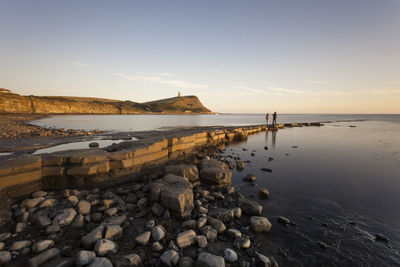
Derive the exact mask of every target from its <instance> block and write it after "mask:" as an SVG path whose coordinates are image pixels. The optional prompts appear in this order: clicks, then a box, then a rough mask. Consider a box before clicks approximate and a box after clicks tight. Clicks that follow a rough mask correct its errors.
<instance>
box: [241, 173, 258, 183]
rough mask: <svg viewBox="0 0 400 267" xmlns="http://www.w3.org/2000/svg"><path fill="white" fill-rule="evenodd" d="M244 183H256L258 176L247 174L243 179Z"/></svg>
mask: <svg viewBox="0 0 400 267" xmlns="http://www.w3.org/2000/svg"><path fill="white" fill-rule="evenodd" d="M243 181H246V182H255V181H256V176H255V175H254V174H247V175H246V176H245V177H243Z"/></svg>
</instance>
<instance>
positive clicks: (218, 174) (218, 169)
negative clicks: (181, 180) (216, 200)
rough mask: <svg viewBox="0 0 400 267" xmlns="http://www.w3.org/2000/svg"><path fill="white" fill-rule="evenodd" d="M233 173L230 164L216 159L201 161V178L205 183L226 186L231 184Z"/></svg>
mask: <svg viewBox="0 0 400 267" xmlns="http://www.w3.org/2000/svg"><path fill="white" fill-rule="evenodd" d="M231 179H232V173H231V172H230V171H229V167H228V165H226V164H225V163H222V162H220V161H216V160H207V159H204V160H202V161H201V168H200V180H201V182H202V183H204V184H209V185H217V186H225V185H230V184H231Z"/></svg>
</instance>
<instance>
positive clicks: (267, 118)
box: [265, 113, 269, 126]
mask: <svg viewBox="0 0 400 267" xmlns="http://www.w3.org/2000/svg"><path fill="white" fill-rule="evenodd" d="M265 119H266V120H267V126H268V122H269V113H267V116H265Z"/></svg>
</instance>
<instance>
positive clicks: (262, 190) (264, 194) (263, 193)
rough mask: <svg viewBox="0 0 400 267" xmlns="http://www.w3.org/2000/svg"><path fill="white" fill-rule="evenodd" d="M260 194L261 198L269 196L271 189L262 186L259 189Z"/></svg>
mask: <svg viewBox="0 0 400 267" xmlns="http://www.w3.org/2000/svg"><path fill="white" fill-rule="evenodd" d="M258 195H259V196H260V198H268V197H269V191H268V189H267V188H260V190H259V191H258Z"/></svg>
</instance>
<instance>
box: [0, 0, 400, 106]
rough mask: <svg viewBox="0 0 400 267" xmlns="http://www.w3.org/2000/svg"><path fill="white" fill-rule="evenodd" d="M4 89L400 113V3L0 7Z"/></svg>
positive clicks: (296, 0) (52, 2)
mask: <svg viewBox="0 0 400 267" xmlns="http://www.w3.org/2000/svg"><path fill="white" fill-rule="evenodd" d="M0 25H1V26H0V36H1V41H0V87H5V88H9V89H12V90H13V91H14V92H17V93H21V94H28V95H30V94H34V95H71V96H96V97H103V98H114V99H121V100H126V99H129V100H133V101H138V102H144V101H149V100H154V99H158V98H165V97H171V96H175V95H176V94H177V92H178V91H181V92H182V94H183V95H189V94H194V95H197V96H199V97H200V99H201V101H202V102H203V103H204V104H205V105H206V106H207V107H209V108H210V109H212V110H213V111H220V112H254V113H262V112H273V111H278V112H281V113H400V1H399V0H376V1H370V0H330V1H328V0H313V1H312V0H309V1H300V0H293V1H285V0H283V1H278V0H275V1H244V0H241V1H223V0H218V1H215V0H214V1H205V0H202V1H188V0H186V1H184V0H182V1H57V0H49V1H18V0H10V1H8V0H7V1H4V0H1V1H0Z"/></svg>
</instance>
